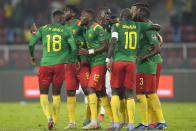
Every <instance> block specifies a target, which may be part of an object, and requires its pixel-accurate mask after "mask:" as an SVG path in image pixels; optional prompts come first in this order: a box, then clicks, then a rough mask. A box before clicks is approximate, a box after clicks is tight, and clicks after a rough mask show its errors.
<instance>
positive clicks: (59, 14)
mask: <svg viewBox="0 0 196 131" xmlns="http://www.w3.org/2000/svg"><path fill="white" fill-rule="evenodd" d="M62 15H64V13H63V11H61V10H55V11H54V12H53V13H52V16H53V17H55V16H62Z"/></svg>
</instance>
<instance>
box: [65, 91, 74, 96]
mask: <svg viewBox="0 0 196 131" xmlns="http://www.w3.org/2000/svg"><path fill="white" fill-rule="evenodd" d="M75 95H76V90H67V96H75Z"/></svg>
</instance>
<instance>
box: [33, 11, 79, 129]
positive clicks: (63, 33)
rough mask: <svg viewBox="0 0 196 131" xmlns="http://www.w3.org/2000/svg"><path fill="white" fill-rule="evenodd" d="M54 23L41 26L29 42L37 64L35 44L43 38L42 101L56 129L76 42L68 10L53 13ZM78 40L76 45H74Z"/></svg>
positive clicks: (51, 124) (50, 123)
mask: <svg viewBox="0 0 196 131" xmlns="http://www.w3.org/2000/svg"><path fill="white" fill-rule="evenodd" d="M53 21H54V23H53V24H51V25H45V26H43V27H41V28H40V29H39V30H38V32H37V33H36V34H35V36H34V37H33V38H32V40H31V41H30V43H29V51H30V55H31V63H32V64H33V65H36V59H35V57H34V46H35V44H36V43H37V42H38V41H39V40H42V45H43V56H42V59H41V66H40V69H39V73H38V78H39V88H40V104H41V107H42V110H43V112H44V114H45V116H46V117H47V119H48V129H49V130H50V129H56V127H55V124H56V120H57V116H58V113H59V110H60V103H61V100H60V93H61V86H62V83H63V81H64V63H65V62H66V61H68V59H66V58H67V56H68V55H69V54H70V49H69V46H70V47H71V49H72V51H73V52H75V53H76V51H77V50H76V49H77V48H76V44H75V43H74V39H73V36H72V34H71V33H70V31H69V29H67V28H65V27H64V25H63V24H64V22H65V21H64V13H63V12H62V11H59V10H57V11H55V12H54V13H53ZM70 43H74V44H70ZM50 83H52V85H53V88H52V93H53V97H52V98H53V108H52V109H53V112H52V116H51V115H50V111H49V101H48V91H49V85H50Z"/></svg>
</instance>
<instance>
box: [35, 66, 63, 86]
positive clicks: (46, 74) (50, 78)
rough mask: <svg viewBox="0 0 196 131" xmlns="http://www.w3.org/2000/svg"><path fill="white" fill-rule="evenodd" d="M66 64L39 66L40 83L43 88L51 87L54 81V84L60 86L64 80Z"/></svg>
mask: <svg viewBox="0 0 196 131" xmlns="http://www.w3.org/2000/svg"><path fill="white" fill-rule="evenodd" d="M64 73H65V69H64V64H57V65H51V66H40V68H39V73H38V77H39V85H40V86H41V87H43V88H49V85H50V83H51V82H52V84H53V86H55V87H59V86H61V85H62V83H63V81H64Z"/></svg>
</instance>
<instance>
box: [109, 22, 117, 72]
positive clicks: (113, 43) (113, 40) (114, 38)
mask: <svg viewBox="0 0 196 131" xmlns="http://www.w3.org/2000/svg"><path fill="white" fill-rule="evenodd" d="M117 41H118V32H117V29H116V26H115V25H114V26H112V38H111V43H110V46H109V49H108V53H107V57H106V66H107V69H108V70H109V71H110V72H111V57H112V55H113V53H114V49H115V46H116V43H117Z"/></svg>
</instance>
